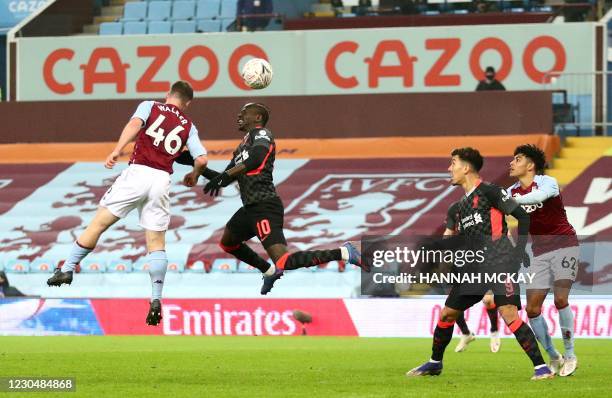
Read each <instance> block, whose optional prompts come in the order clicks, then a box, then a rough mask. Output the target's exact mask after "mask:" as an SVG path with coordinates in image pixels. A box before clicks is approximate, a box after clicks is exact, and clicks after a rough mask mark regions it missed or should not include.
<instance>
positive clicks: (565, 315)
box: [558, 305, 576, 358]
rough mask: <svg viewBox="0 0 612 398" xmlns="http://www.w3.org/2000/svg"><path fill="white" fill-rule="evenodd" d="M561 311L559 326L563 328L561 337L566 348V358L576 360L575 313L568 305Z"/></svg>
mask: <svg viewBox="0 0 612 398" xmlns="http://www.w3.org/2000/svg"><path fill="white" fill-rule="evenodd" d="M558 311H559V324H560V326H561V337H563V345H564V346H565V357H566V358H574V357H575V356H576V354H574V313H573V312H572V309H571V308H570V306H569V305H568V306H567V307H565V308H563V309H560V310H558Z"/></svg>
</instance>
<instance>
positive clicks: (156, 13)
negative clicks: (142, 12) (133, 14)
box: [147, 0, 172, 21]
mask: <svg viewBox="0 0 612 398" xmlns="http://www.w3.org/2000/svg"><path fill="white" fill-rule="evenodd" d="M171 6H172V3H171V2H169V1H159V0H156V1H152V2H150V3H149V14H148V16H147V18H148V19H149V20H150V21H165V20H168V19H170V10H171Z"/></svg>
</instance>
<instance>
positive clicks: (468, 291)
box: [444, 283, 521, 311]
mask: <svg viewBox="0 0 612 398" xmlns="http://www.w3.org/2000/svg"><path fill="white" fill-rule="evenodd" d="M477 290H478V292H476V291H475V288H474V286H470V287H469V288H466V286H462V285H454V286H453V287H452V289H451V291H450V292H449V293H448V297H447V298H446V302H445V303H444V305H445V306H447V307H449V308H452V309H454V310H458V311H465V310H467V309H468V308H470V307H472V306H473V305H474V304H476V303H478V302H479V301H480V300H482V298H483V297H484V296H485V294H487V292H488V291H489V290H491V291H492V292H493V300H494V302H495V305H496V306H497V307H501V306H502V305H514V306H516V308H518V309H519V310H520V309H521V296H520V293H521V291H520V287H519V285H518V283H507V284H503V283H495V284H488V285H482V286H480V287H478V288H477Z"/></svg>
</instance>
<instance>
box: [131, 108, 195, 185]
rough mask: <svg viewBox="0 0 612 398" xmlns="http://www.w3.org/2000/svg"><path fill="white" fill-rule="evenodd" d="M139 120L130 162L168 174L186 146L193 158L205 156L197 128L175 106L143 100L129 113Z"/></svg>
mask: <svg viewBox="0 0 612 398" xmlns="http://www.w3.org/2000/svg"><path fill="white" fill-rule="evenodd" d="M133 118H138V119H140V120H142V121H143V126H142V129H141V130H140V132H139V133H138V136H137V137H136V143H135V145H134V151H133V152H132V158H131V159H130V164H140V165H143V166H148V167H152V168H154V169H158V170H163V171H166V172H168V173H170V174H172V164H173V163H174V160H175V159H176V158H177V157H178V156H179V155H180V153H181V149H182V148H183V147H184V146H185V145H187V148H188V149H189V153H190V154H191V156H193V158H194V159H195V158H197V157H198V156H202V155H206V150H205V149H204V147H203V146H202V143H201V142H200V137H199V136H198V129H197V128H196V127H195V125H194V124H193V122H192V121H191V119H189V118H188V117H187V116H186V115H185V114H184V113H183V112H181V111H180V110H179V109H178V107H176V106H174V105H172V104H162V103H160V102H155V101H144V102H141V103H140V105H138V108H137V109H136V112H135V113H134V115H133V116H132V119H133Z"/></svg>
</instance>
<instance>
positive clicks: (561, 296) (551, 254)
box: [509, 145, 580, 376]
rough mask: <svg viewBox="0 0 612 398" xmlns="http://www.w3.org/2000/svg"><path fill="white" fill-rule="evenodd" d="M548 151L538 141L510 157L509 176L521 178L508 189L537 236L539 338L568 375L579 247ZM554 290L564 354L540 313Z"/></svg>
mask: <svg viewBox="0 0 612 398" xmlns="http://www.w3.org/2000/svg"><path fill="white" fill-rule="evenodd" d="M545 165H546V156H545V155H544V152H543V151H542V150H541V149H540V148H538V147H536V146H535V145H521V146H519V147H517V148H516V150H515V151H514V158H513V159H512V161H511V162H510V176H511V177H514V178H516V179H517V182H516V183H515V184H514V185H512V186H511V187H510V188H509V191H510V193H511V194H512V196H513V197H514V200H515V201H516V202H518V203H519V204H520V205H521V206H522V207H523V209H524V210H525V211H526V212H527V213H528V214H529V215H530V217H531V224H530V226H529V233H530V234H531V238H532V240H533V245H532V250H533V256H534V257H533V260H532V266H533V268H534V271H535V277H534V280H533V283H532V284H531V285H529V287H528V288H527V315H528V316H529V324H530V325H531V328H532V329H533V331H534V332H535V335H536V337H537V338H538V341H539V342H540V343H541V344H542V345H543V346H544V348H545V349H546V352H548V355H549V356H550V367H551V369H552V370H553V371H554V372H555V373H558V374H559V376H569V375H571V374H573V373H574V371H575V370H576V367H577V366H578V359H577V357H576V354H575V353H574V314H573V313H572V310H571V308H570V306H569V302H568V297H569V292H570V289H571V288H572V284H573V282H574V281H575V280H576V272H577V267H578V263H579V261H578V258H579V254H580V247H579V246H578V238H577V236H576V231H575V230H574V228H573V227H572V225H571V224H570V223H569V221H568V219H567V215H566V214H565V208H564V207H563V200H562V199H561V194H560V193H559V185H558V184H557V180H555V179H554V178H553V177H550V176H547V175H544V167H545ZM551 288H552V289H553V294H554V297H555V307H557V310H558V312H559V324H560V325H561V336H563V345H564V346H565V354H564V355H563V356H561V354H560V353H559V352H558V351H557V350H556V349H555V347H554V345H553V342H552V339H551V338H550V335H549V333H548V325H547V324H546V320H545V319H544V317H543V316H542V314H541V311H542V304H543V303H544V299H545V298H546V295H547V294H548V292H549V291H550V289H551Z"/></svg>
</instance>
